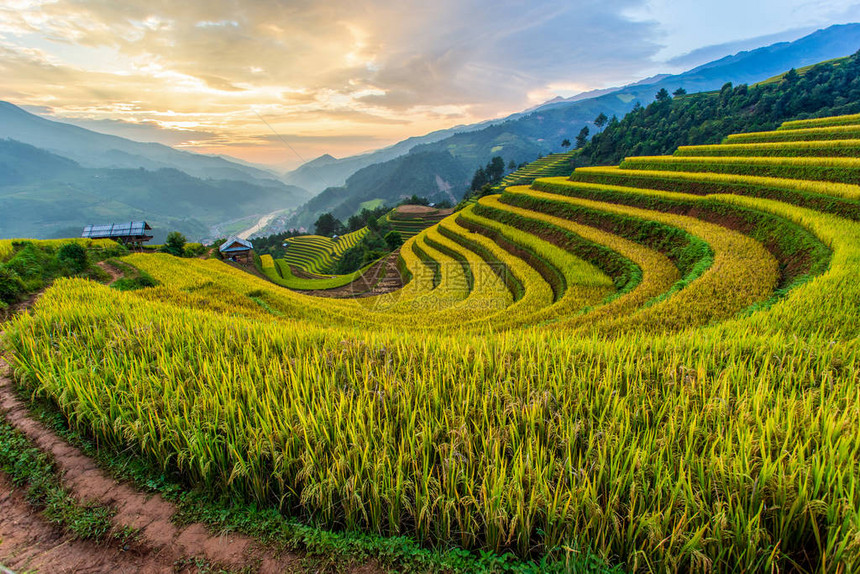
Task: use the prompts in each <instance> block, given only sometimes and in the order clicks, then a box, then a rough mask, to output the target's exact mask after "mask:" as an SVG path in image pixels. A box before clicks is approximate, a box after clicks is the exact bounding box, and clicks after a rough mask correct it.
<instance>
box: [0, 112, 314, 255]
mask: <svg viewBox="0 0 860 574" xmlns="http://www.w3.org/2000/svg"><path fill="white" fill-rule="evenodd" d="M309 198H310V194H309V193H308V192H307V191H306V190H304V189H301V188H299V187H297V186H291V185H287V184H285V183H284V182H282V181H280V180H279V179H278V178H277V176H276V175H275V174H273V173H271V172H268V171H265V170H263V169H259V168H256V167H253V166H250V165H247V164H244V163H241V162H234V161H230V160H228V159H225V158H221V157H215V156H204V155H198V154H194V153H190V152H185V151H180V150H175V149H173V148H171V147H168V146H165V145H161V144H155V143H140V142H135V141H131V140H127V139H125V138H121V137H118V136H112V135H105V134H100V133H97V132H93V131H90V130H87V129H85V128H81V127H78V126H73V125H70V124H64V123H62V122H55V121H51V120H48V119H45V118H41V117H39V116H36V115H34V114H31V113H29V112H27V111H26V110H23V109H21V108H19V107H17V106H15V105H13V104H10V103H8V102H0V237H35V238H41V237H45V238H50V237H63V236H69V235H76V234H78V233H80V230H81V228H82V227H83V226H84V225H85V224H88V223H99V222H111V221H123V220H133V219H145V220H147V221H149V222H150V223H151V224H153V226H154V227H155V228H156V229H155V236H156V240H160V239H163V238H164V236H165V235H166V234H167V232H168V231H170V230H174V229H175V230H178V231H181V232H183V233H185V234H186V235H187V236H188V237H189V239H193V240H198V239H205V238H208V239H212V238H213V236H214V235H215V234H217V233H218V230H217V229H216V228H215V226H217V225H219V224H223V223H226V222H228V221H232V220H236V219H237V218H242V217H251V216H255V215H260V216H262V215H263V214H265V213H271V212H273V211H277V210H286V209H289V208H294V207H296V206H298V205H300V204H302V203H304V202H305V201H307V200H308V199H309Z"/></svg>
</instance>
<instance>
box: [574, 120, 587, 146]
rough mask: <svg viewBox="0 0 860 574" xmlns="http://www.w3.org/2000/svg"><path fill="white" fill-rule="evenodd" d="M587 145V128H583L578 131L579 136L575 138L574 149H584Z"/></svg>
mask: <svg viewBox="0 0 860 574" xmlns="http://www.w3.org/2000/svg"><path fill="white" fill-rule="evenodd" d="M587 143H588V126H585V127H584V128H582V129H581V130H579V135H578V136H576V149H581V148H583V147H585V144H587Z"/></svg>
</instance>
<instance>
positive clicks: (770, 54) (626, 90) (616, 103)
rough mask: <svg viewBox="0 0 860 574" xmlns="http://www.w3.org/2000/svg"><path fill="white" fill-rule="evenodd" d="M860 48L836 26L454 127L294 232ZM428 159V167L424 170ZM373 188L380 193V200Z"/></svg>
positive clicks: (336, 197)
mask: <svg viewBox="0 0 860 574" xmlns="http://www.w3.org/2000/svg"><path fill="white" fill-rule="evenodd" d="M858 48H860V24H845V25H838V26H831V27H829V28H827V29H824V30H819V31H817V32H814V33H812V34H809V35H808V36H805V37H803V38H800V39H798V40H795V41H793V42H779V43H776V44H773V45H770V46H766V47H763V48H759V49H756V50H750V51H744V52H739V53H737V54H734V55H732V56H727V57H725V58H721V59H719V60H715V61H713V62H709V63H707V64H704V65H701V66H698V67H696V68H694V69H692V70H690V71H688V72H684V73H682V74H676V75H658V76H654V77H652V78H648V79H646V80H642V81H640V82H636V83H634V84H630V85H628V86H625V87H623V88H619V89H617V90H613V91H610V92H609V93H605V92H604V91H602V90H601V91H596V92H594V93H593V97H586V98H584V99H583V98H582V97H581V96H582V95H579V96H574V97H573V98H571V99H569V100H562V101H558V100H555V101H551V102H547V103H546V104H544V105H542V106H539V107H537V108H535V109H532V110H527V111H525V112H522V113H519V114H514V115H512V116H509V117H508V118H505V119H503V120H499V121H490V122H484V124H481V125H480V126H479V127H478V128H477V129H475V127H474V126H471V127H469V128H468V129H459V130H457V129H456V128H455V130H457V132H458V133H454V134H453V135H449V136H448V137H444V138H440V139H438V140H436V141H429V142H427V141H425V142H419V143H417V144H414V145H411V147H410V148H409V152H408V153H407V154H406V155H401V156H399V157H397V158H395V159H392V160H390V161H387V162H385V163H383V164H376V165H368V166H366V167H364V168H363V169H362V170H361V177H360V178H358V179H357V180H355V179H352V178H349V179H347V182H346V185H345V187H340V188H339V189H337V190H336V191H329V190H326V192H324V193H323V194H322V195H321V196H319V197H317V198H314V200H312V202H311V203H308V204H306V205H305V206H303V207H302V208H301V209H300V210H299V211H298V212H297V214H296V216H295V217H294V218H293V219H292V220H291V221H290V222H289V224H290V225H291V226H293V227H302V226H303V227H310V226H311V225H312V224H313V222H314V221H315V219H316V217H317V216H318V215H319V214H320V213H323V212H326V211H332V212H334V213H336V214H345V215H346V216H348V215H351V213H346V212H347V211H349V206H353V205H356V204H357V203H358V204H360V203H361V202H363V201H368V200H372V199H382V200H384V201H386V202H387V203H395V202H396V201H398V200H399V199H401V198H404V197H409V196H411V195H412V194H418V195H426V196H428V197H429V198H430V199H431V200H436V201H438V200H441V199H443V198H447V197H449V196H451V195H452V194H453V195H454V196H462V194H463V193H464V192H465V191H466V188H467V187H468V184H469V182H470V179H471V175H472V174H473V173H474V171H475V170H476V169H477V168H478V167H480V166H482V165H485V164H486V163H487V162H488V161H489V160H490V159H491V158H492V157H493V156H496V155H499V156H501V157H502V158H503V159H504V160H505V163H508V162H509V161H514V162H515V163H517V164H519V163H522V162H528V161H533V160H535V159H536V158H537V157H538V156H540V155H545V154H548V153H552V152H557V151H560V150H561V148H560V144H561V142H562V141H563V140H564V139H569V140H571V141H573V140H574V138H575V137H576V135H577V134H578V133H579V131H580V130H581V129H582V128H583V127H588V128H589V129H590V131H591V133H592V134H593V133H595V131H597V130H596V128H595V127H594V125H593V119H594V118H595V117H597V115H598V114H600V113H604V114H606V115H607V116H609V117H611V116H613V115H615V116H618V117H622V116H623V115H624V114H626V113H627V112H629V111H630V110H631V109H633V107H634V105H635V104H636V103H637V102H639V103H641V104H647V103H649V102H650V101H652V100H653V99H654V95H655V94H656V92H657V91H658V90H660V89H661V88H666V89H667V90H669V91H670V92H673V91H675V90H676V89H677V88H684V89H685V90H686V91H687V92H689V93H694V92H701V91H711V90H716V89H719V88H720V87H722V86H723V84H725V83H727V82H732V83H735V84H740V83H754V82H759V81H762V80H765V79H768V78H770V77H773V76H775V75H777V74H781V73H783V72H785V71H786V70H788V69H790V68H799V67H803V66H807V65H810V64H815V63H818V62H821V61H825V60H830V59H833V58H838V57H842V56H847V55H849V54H852V53H854V52H855V51H857V49H858ZM436 133H437V134H438V133H439V132H436ZM431 135H432V134H431ZM417 139H420V138H412V141H413V142H414V141H416V140H417ZM407 141H409V140H407ZM402 143H404V144H405V143H406V142H402ZM398 145H400V144H398ZM393 147H397V146H393ZM446 154H447V156H450V157H447V156H446ZM370 155H372V154H370ZM410 156H412V157H410ZM358 157H363V156H358ZM422 158H423V159H422ZM442 158H444V160H443V159H442ZM353 159H356V158H347V159H344V160H335V161H334V162H332V161H330V160H328V161H324V162H322V163H321V164H319V165H318V166H316V167H315V168H314V173H316V174H317V175H318V176H319V177H324V176H325V174H326V170H327V169H330V168H331V167H332V166H338V167H341V166H346V165H348V162H349V161H350V160H353ZM423 161H427V162H428V163H427V164H426V165H424V164H423V163H422V162H423ZM392 162H394V163H392ZM396 162H401V165H405V164H407V163H408V164H409V165H411V166H412V167H413V169H417V170H418V172H419V173H420V174H421V176H420V178H418V179H416V178H412V179H410V181H409V183H407V184H404V185H403V186H400V187H398V188H396V189H392V188H391V187H390V186H388V185H386V183H385V182H386V181H387V179H388V177H389V175H388V174H390V173H392V172H396V171H397V170H398V167H397V163H396ZM419 166H420V168H419ZM300 169H301V168H300ZM434 185H435V192H434ZM374 189H377V190H378V193H376V194H374V193H373V190H374ZM428 190H429V191H428ZM358 199H361V201H357V200H358ZM341 216H343V215H341Z"/></svg>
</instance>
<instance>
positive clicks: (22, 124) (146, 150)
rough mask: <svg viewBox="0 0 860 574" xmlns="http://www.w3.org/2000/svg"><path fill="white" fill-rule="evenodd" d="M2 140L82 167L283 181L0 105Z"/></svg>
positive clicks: (214, 159)
mask: <svg viewBox="0 0 860 574" xmlns="http://www.w3.org/2000/svg"><path fill="white" fill-rule="evenodd" d="M0 138H5V139H13V140H16V141H19V142H22V143H26V144H29V145H32V146H35V147H37V148H41V149H44V150H47V151H50V152H52V153H54V154H57V155H60V156H63V157H67V158H69V159H72V160H75V161H76V162H77V163H79V164H80V165H81V166H83V167H91V168H132V169H136V168H139V167H142V168H144V169H151V170H153V169H163V168H174V169H179V170H181V171H184V172H185V173H187V174H188V175H192V176H194V177H200V178H209V179H231V180H249V181H251V180H271V181H278V182H279V183H280V181H279V179H278V177H277V176H276V175H275V174H274V173H272V172H269V171H266V170H263V169H259V168H255V167H251V166H249V165H247V164H244V163H240V162H238V161H231V160H228V159H225V158H223V157H218V156H207V155H200V154H195V153H191V152H187V151H181V150H177V149H174V148H172V147H170V146H166V145H163V144H159V143H143V142H137V141H132V140H129V139H125V138H122V137H119V136H113V135H107V134H101V133H98V132H94V131H91V130H88V129H86V128H82V127H78V126H74V125H71V124H66V123H62V122H57V121H53V120H49V119H46V118H43V117H41V116H37V115H35V114H31V113H29V112H27V111H26V110H24V109H22V108H19V107H18V106H16V105H14V104H11V103H9V102H3V101H0Z"/></svg>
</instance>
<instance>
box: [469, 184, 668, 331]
mask: <svg viewBox="0 0 860 574" xmlns="http://www.w3.org/2000/svg"><path fill="white" fill-rule="evenodd" d="M481 206H482V207H484V208H489V209H491V210H494V211H496V212H497V213H498V214H497V215H495V216H494V218H495V219H498V220H504V218H505V215H506V214H511V215H513V216H515V217H517V218H519V219H517V220H514V221H517V222H518V223H519V224H520V225H521V226H522V225H524V224H523V223H522V222H523V221H525V222H529V221H536V222H541V223H543V224H545V225H548V226H550V227H549V228H548V230H550V231H551V230H553V229H558V230H564V231H567V232H570V233H573V234H575V235H576V236H579V237H582V238H583V239H585V240H587V241H591V242H594V243H596V244H600V245H604V246H606V247H608V248H609V249H611V251H612V252H614V253H618V254H619V255H620V256H622V257H624V258H626V259H628V260H629V261H631V262H632V263H634V264H635V265H636V266H637V268H638V269H639V271H640V273H641V279H640V280H639V281H636V282H632V281H631V283H632V284H631V285H629V287H628V288H629V292H627V293H625V294H623V295H621V296H620V297H618V298H617V299H615V300H613V301H611V302H608V303H607V304H606V305H604V306H602V307H598V308H597V309H596V310H590V312H589V313H586V314H584V315H577V316H575V317H573V318H565V317H559V318H558V319H557V321H558V322H559V325H560V326H565V327H567V328H572V327H574V326H575V325H577V324H579V325H581V324H583V323H585V322H594V321H597V320H599V319H601V318H605V317H620V316H625V315H627V314H629V313H631V312H632V311H634V310H635V309H638V308H639V307H641V306H643V305H644V304H645V303H646V302H648V301H650V300H652V299H655V298H656V297H659V296H661V295H662V294H664V293H666V292H667V291H668V290H669V289H670V288H671V287H672V286H673V285H674V284H676V282H677V281H678V280H679V279H680V275H679V273H678V269H677V268H676V267H675V266H674V265H673V264H672V262H671V261H670V260H669V259H668V258H667V257H666V256H665V255H663V254H661V253H659V252H657V251H654V250H652V249H649V248H647V247H644V246H642V245H640V244H638V243H635V242H633V241H630V240H627V239H624V238H622V237H619V236H617V235H613V234H611V233H607V232H605V231H601V230H599V229H597V228H594V227H590V226H587V225H582V224H577V223H573V222H571V221H570V220H568V219H564V218H561V217H555V216H552V215H548V214H545V213H542V212H540V211H531V210H527V209H522V208H519V207H515V206H513V205H509V204H506V203H502V202H501V201H500V199H499V198H497V197H486V198H484V199H482V200H481ZM526 225H527V223H526ZM544 229H547V228H544ZM622 285H625V286H627V283H626V282H625V283H624V284H622Z"/></svg>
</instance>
